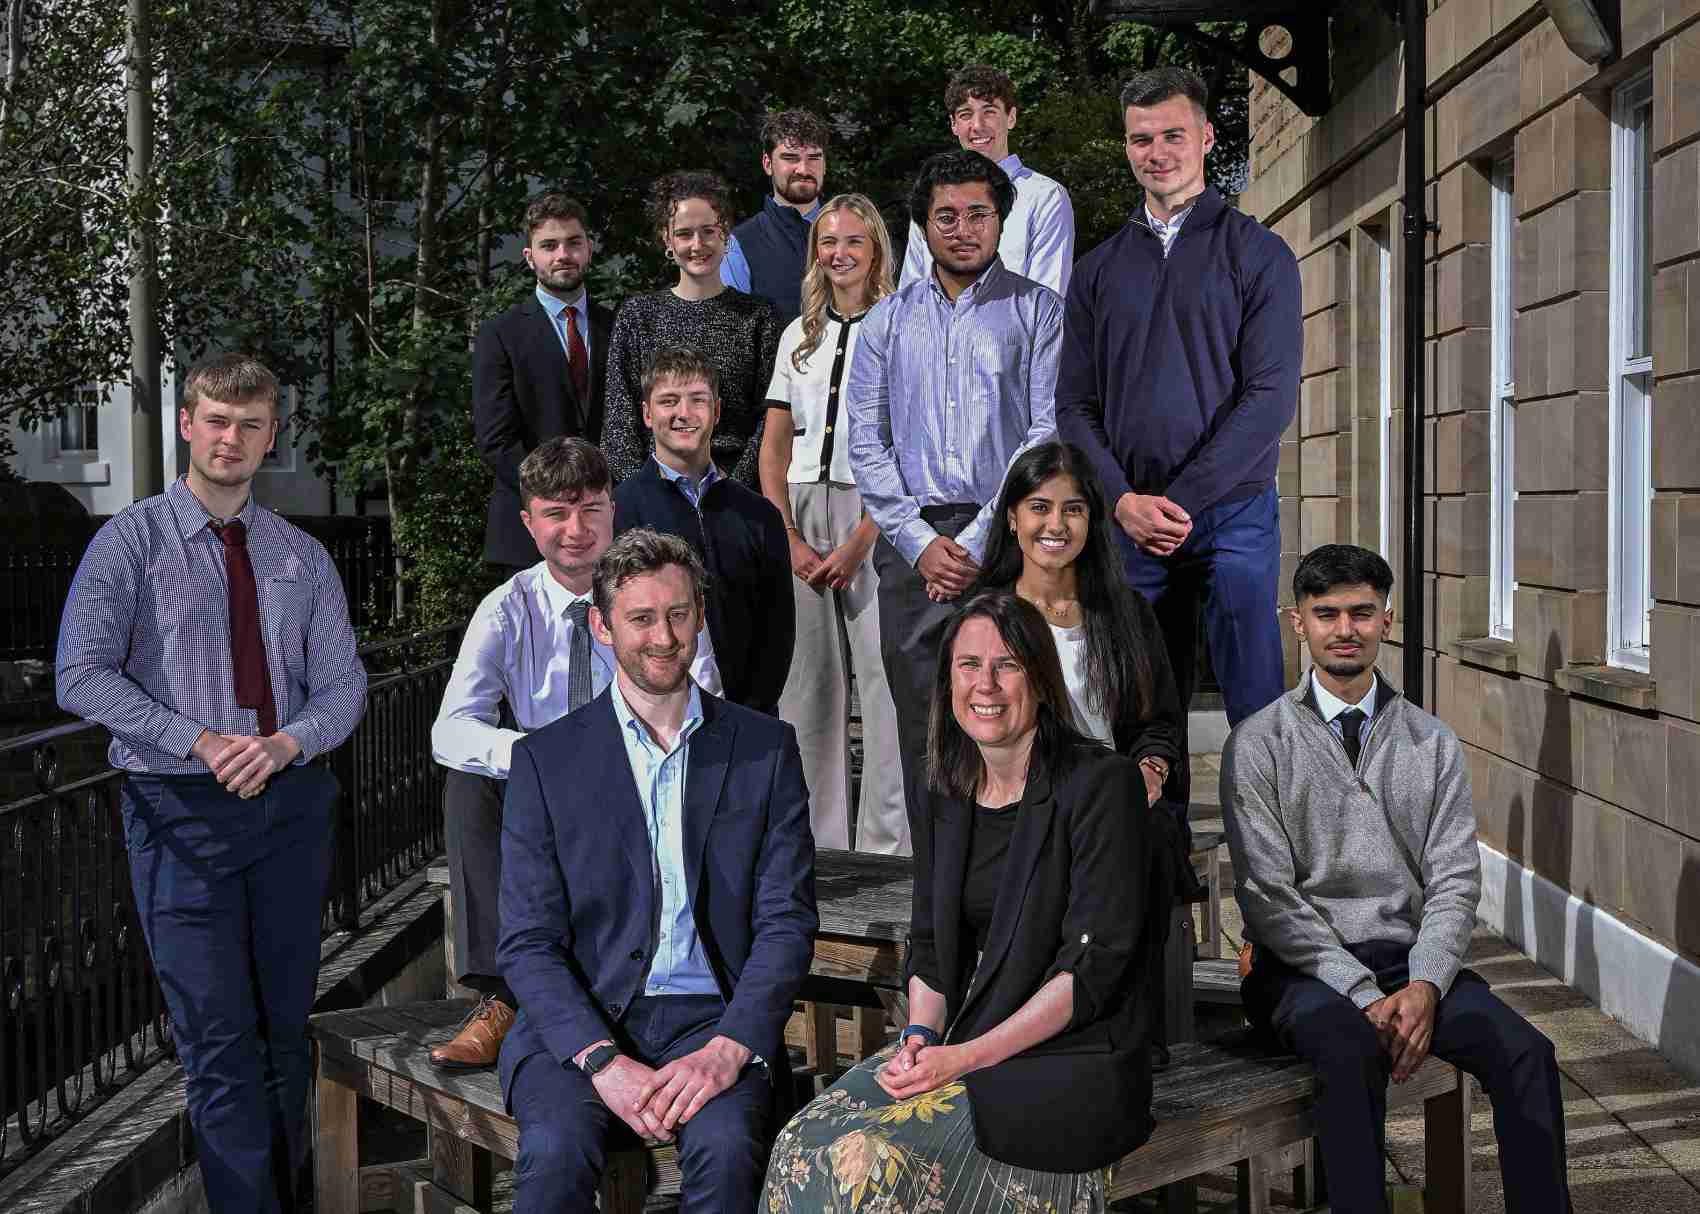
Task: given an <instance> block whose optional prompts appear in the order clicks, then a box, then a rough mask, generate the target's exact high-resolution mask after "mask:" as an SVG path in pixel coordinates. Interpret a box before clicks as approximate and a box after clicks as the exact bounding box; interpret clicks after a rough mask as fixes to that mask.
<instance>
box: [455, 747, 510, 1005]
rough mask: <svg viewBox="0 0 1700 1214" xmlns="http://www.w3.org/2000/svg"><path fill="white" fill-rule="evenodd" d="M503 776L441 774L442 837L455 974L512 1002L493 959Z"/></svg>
mask: <svg viewBox="0 0 1700 1214" xmlns="http://www.w3.org/2000/svg"><path fill="white" fill-rule="evenodd" d="M506 792H507V782H506V781H503V780H492V779H491V778H489V777H488V776H475V775H472V774H470V773H468V772H464V771H449V772H447V773H445V777H444V780H443V838H444V841H445V843H446V844H447V847H448V852H449V891H450V893H451V894H452V895H453V898H454V947H455V969H456V971H457V972H456V973H455V975H454V979H455V981H456V982H459V983H460V984H461V985H462V986H466V987H470V988H471V989H473V990H475V991H477V992H478V993H479V994H481V995H493V996H495V997H496V998H497V999H500V1000H501V1001H502V1002H503V1003H505V1004H507V1005H508V1006H509V1007H515V1006H516V1004H515V1001H514V993H513V991H511V990H509V989H508V984H507V983H506V982H504V981H503V980H502V972H501V970H500V969H499V968H497V965H496V946H497V945H498V944H499V943H500V942H501V938H502V922H501V917H500V915H499V913H498V910H497V899H498V898H499V897H500V895H501V890H502V797H503V796H504V795H505V794H506Z"/></svg>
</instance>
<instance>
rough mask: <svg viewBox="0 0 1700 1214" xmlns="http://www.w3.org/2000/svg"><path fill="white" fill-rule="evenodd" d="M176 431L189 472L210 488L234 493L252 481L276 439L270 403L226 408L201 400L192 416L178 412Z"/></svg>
mask: <svg viewBox="0 0 1700 1214" xmlns="http://www.w3.org/2000/svg"><path fill="white" fill-rule="evenodd" d="M177 431H178V433H179V434H181V435H182V436H183V441H184V442H186V443H188V444H189V471H190V474H191V476H193V477H199V478H200V479H201V480H202V481H204V482H206V483H207V484H209V485H217V486H219V487H221V488H225V489H235V488H237V487H239V486H242V485H246V484H247V483H248V482H249V481H251V480H253V479H254V474H255V473H256V472H258V471H259V470H260V461H261V460H263V459H265V458H266V452H268V451H270V450H271V449H272V443H273V442H275V441H276V439H277V411H276V406H275V405H274V404H272V402H271V401H269V400H256V401H246V402H243V403H241V404H227V403H225V402H224V401H219V400H213V399H212V398H210V397H205V396H203V397H202V398H201V400H200V402H199V403H198V404H197V405H196V406H195V410H194V412H193V413H191V412H190V411H189V409H188V408H187V407H184V408H183V409H181V410H179V412H178V416H177Z"/></svg>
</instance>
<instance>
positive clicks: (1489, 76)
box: [1435, 46, 1522, 167]
mask: <svg viewBox="0 0 1700 1214" xmlns="http://www.w3.org/2000/svg"><path fill="white" fill-rule="evenodd" d="M1519 56H1520V52H1519V51H1518V49H1517V47H1515V46H1510V47H1507V48H1506V49H1505V50H1503V51H1501V52H1500V53H1499V54H1498V55H1495V56H1494V57H1493V58H1492V59H1490V60H1488V61H1487V62H1486V63H1485V64H1483V65H1482V66H1481V68H1480V69H1479V70H1477V71H1475V72H1473V73H1471V74H1470V75H1469V76H1467V77H1466V78H1465V79H1463V80H1462V81H1460V82H1459V84H1458V87H1456V88H1455V89H1453V90H1452V92H1450V93H1448V94H1447V95H1446V97H1445V98H1444V99H1443V100H1442V103H1441V104H1442V108H1445V102H1446V101H1447V100H1451V99H1453V98H1456V100H1457V105H1456V106H1455V108H1454V112H1453V122H1454V124H1455V134H1454V135H1453V136H1452V143H1451V145H1450V146H1449V145H1448V144H1447V143H1445V142H1442V143H1441V145H1440V146H1439V147H1437V148H1436V149H1435V156H1436V163H1437V164H1438V165H1440V166H1442V167H1444V166H1446V165H1449V164H1451V163H1452V161H1453V160H1457V159H1460V158H1462V157H1466V156H1470V157H1473V156H1480V155H1482V154H1483V153H1484V152H1485V151H1486V150H1487V149H1488V148H1489V147H1490V146H1491V145H1492V144H1494V143H1495V142H1497V141H1499V140H1500V139H1503V138H1504V137H1505V136H1506V135H1507V134H1509V133H1510V132H1512V131H1514V130H1516V129H1517V124H1518V123H1519V122H1521V121H1522V113H1521V109H1522V105H1521V97H1520V91H1521V72H1520V71H1519V68H1518V60H1519ZM1448 153H1450V155H1448ZM1443 156H1444V157H1445V159H1442V158H1441V157H1443Z"/></svg>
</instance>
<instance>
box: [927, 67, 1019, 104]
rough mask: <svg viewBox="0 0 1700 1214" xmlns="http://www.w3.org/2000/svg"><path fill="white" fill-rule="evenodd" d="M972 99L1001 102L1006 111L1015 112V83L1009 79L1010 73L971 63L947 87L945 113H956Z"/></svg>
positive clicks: (952, 78)
mask: <svg viewBox="0 0 1700 1214" xmlns="http://www.w3.org/2000/svg"><path fill="white" fill-rule="evenodd" d="M970 97H973V98H975V99H976V100H978V101H1001V102H1003V108H1004V109H1006V110H1013V109H1015V108H1016V104H1015V81H1013V80H1011V79H1010V78H1009V73H1007V72H1000V71H999V70H998V69H997V68H995V67H993V66H992V65H991V64H989V63H970V64H969V65H968V66H967V67H965V68H963V69H962V70H961V71H959V72H957V73H956V75H954V76H952V77H951V78H950V83H949V84H947V85H945V89H944V112H945V113H947V114H954V113H956V111H957V110H959V109H960V108H962V104H963V103H964V102H965V101H967V100H968V99H969V98H970Z"/></svg>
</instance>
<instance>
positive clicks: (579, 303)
mask: <svg viewBox="0 0 1700 1214" xmlns="http://www.w3.org/2000/svg"><path fill="white" fill-rule="evenodd" d="M537 302H538V303H540V304H542V305H543V310H544V311H545V312H547V313H548V314H549V323H550V324H552V325H554V326H555V336H556V337H558V338H560V339H561V352H562V353H566V350H567V322H566V321H564V320H562V319H561V313H562V312H565V311H566V310H567V309H568V308H571V309H572V310H573V311H574V312H576V313H578V335H579V336H580V337H582V338H583V339H584V357H585V361H586V365H589V360H590V292H589V291H584V290H581V291H580V292H579V293H578V298H577V299H576V300H574V301H573V302H572V303H562V302H561V301H560V300H558V299H556V298H555V297H554V296H553V295H551V294H549V292H547V291H545V290H544V289H543V288H542V287H538V288H537Z"/></svg>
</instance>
